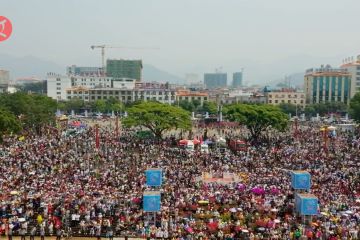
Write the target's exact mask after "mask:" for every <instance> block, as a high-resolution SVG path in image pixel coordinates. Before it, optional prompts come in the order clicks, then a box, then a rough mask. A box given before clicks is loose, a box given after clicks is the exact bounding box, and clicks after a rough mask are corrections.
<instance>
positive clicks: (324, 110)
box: [279, 102, 349, 117]
mask: <svg viewBox="0 0 360 240" xmlns="http://www.w3.org/2000/svg"><path fill="white" fill-rule="evenodd" d="M279 107H280V109H281V110H282V111H283V112H284V113H286V114H291V115H292V116H295V115H296V114H301V113H304V114H305V115H306V116H312V117H314V116H316V114H319V115H320V116H324V115H326V114H329V113H338V114H343V113H346V112H348V111H349V109H348V105H346V104H345V103H343V102H326V103H316V104H308V105H306V106H305V108H302V107H301V106H299V105H297V106H296V105H295V104H291V103H281V104H279Z"/></svg>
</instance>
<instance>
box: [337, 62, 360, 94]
mask: <svg viewBox="0 0 360 240" xmlns="http://www.w3.org/2000/svg"><path fill="white" fill-rule="evenodd" d="M351 59H352V58H351ZM340 68H341V69H345V70H346V71H347V72H348V73H349V74H350V75H351V87H350V98H352V97H353V96H354V95H355V94H356V93H358V92H360V55H359V56H357V58H356V60H355V61H354V60H350V61H348V62H347V63H344V64H343V65H341V66H340Z"/></svg>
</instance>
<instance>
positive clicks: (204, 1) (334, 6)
mask: <svg viewBox="0 0 360 240" xmlns="http://www.w3.org/2000/svg"><path fill="white" fill-rule="evenodd" d="M359 9H360V1H359V0H296V1H295V0H176V1H175V0H104V1H103V0H101V1H100V0H61V1H55V0H1V1H0V15H4V16H6V17H8V18H9V19H11V20H12V22H13V29H14V30H13V35H12V37H11V38H10V39H8V41H6V42H1V43H0V53H6V54H10V55H14V56H26V55H32V56H36V57H40V58H43V59H46V60H50V61H53V62H56V63H59V64H61V65H69V64H77V65H100V64H101V58H100V50H99V49H97V50H91V49H90V45H93V44H109V45H118V46H130V47H132V46H134V47H147V46H151V47H158V48H160V49H159V50H125V49H108V50H107V52H106V55H107V57H111V58H142V59H143V60H144V62H145V63H149V64H152V65H154V66H156V67H158V68H161V69H163V70H166V71H169V72H171V73H174V74H177V75H179V76H184V75H185V73H188V72H195V73H202V72H204V71H214V69H215V68H217V67H220V66H222V67H223V71H225V72H229V73H230V72H232V71H236V70H240V69H241V68H242V67H244V68H245V72H246V75H247V76H248V80H250V81H263V80H265V78H276V77H278V76H284V75H286V74H291V73H293V72H294V71H297V72H299V71H303V70H304V68H307V67H312V64H315V63H316V64H321V63H327V62H329V63H332V64H340V63H341V59H342V57H345V56H347V55H355V54H358V53H360V31H359V16H360V15H359ZM308 59H309V60H308ZM320 61H327V62H320ZM279 65H280V66H279ZM269 80H271V79H269Z"/></svg>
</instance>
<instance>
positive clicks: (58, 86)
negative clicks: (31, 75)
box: [46, 73, 71, 100]
mask: <svg viewBox="0 0 360 240" xmlns="http://www.w3.org/2000/svg"><path fill="white" fill-rule="evenodd" d="M46 80H47V95H48V97H51V98H53V99H55V100H66V89H68V88H70V87H71V79H70V77H68V76H63V75H60V74H55V73H48V74H47V76H46Z"/></svg>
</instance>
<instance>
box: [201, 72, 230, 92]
mask: <svg viewBox="0 0 360 240" xmlns="http://www.w3.org/2000/svg"><path fill="white" fill-rule="evenodd" d="M204 84H205V87H206V88H207V89H215V88H226V86H227V74H226V73H205V74H204Z"/></svg>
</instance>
